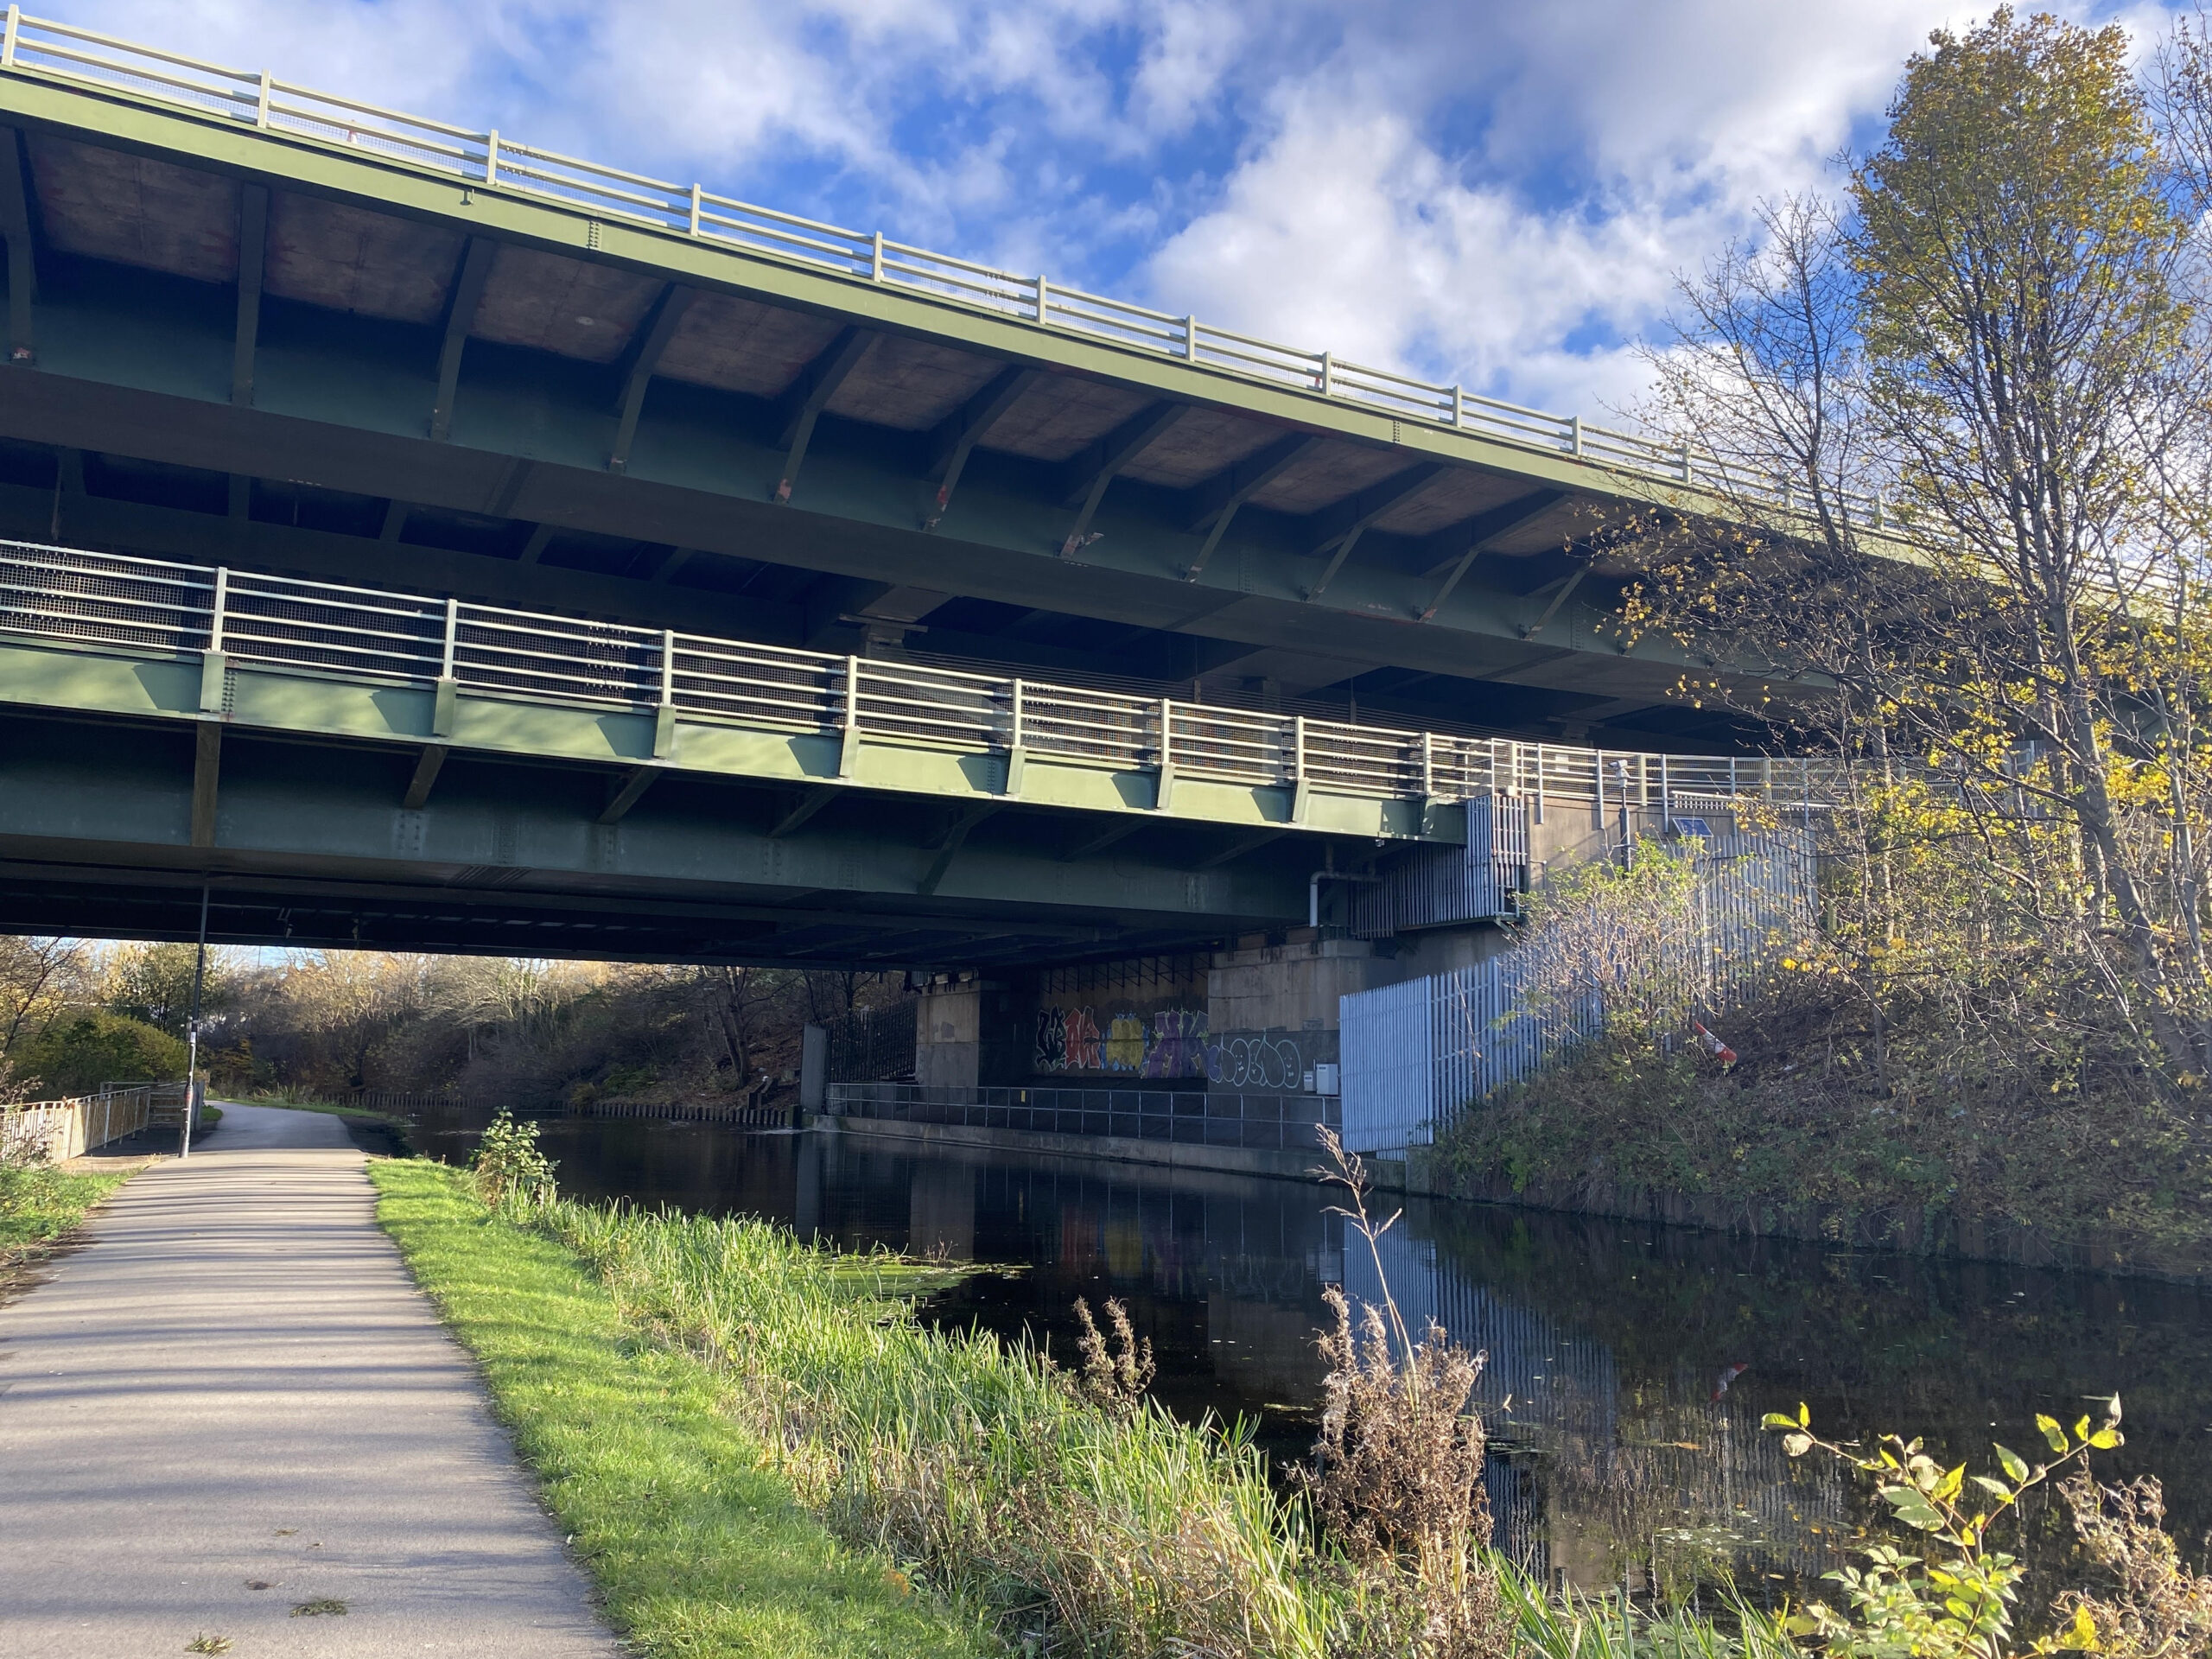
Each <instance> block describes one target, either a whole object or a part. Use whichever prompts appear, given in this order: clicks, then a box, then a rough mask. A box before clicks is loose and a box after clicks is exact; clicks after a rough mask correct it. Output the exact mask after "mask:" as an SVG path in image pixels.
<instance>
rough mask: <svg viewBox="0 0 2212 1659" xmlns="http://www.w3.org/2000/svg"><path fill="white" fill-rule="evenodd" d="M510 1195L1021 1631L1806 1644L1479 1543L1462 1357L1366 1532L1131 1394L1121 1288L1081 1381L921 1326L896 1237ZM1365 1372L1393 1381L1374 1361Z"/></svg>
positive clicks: (1225, 1440)
mask: <svg viewBox="0 0 2212 1659" xmlns="http://www.w3.org/2000/svg"><path fill="white" fill-rule="evenodd" d="M505 1214H507V1215H508V1216H509V1217H511V1218H512V1219H514V1220H515V1221H517V1222H519V1223H521V1224H525V1225H529V1226H533V1227H537V1228H539V1229H542V1230H544V1231H546V1232H548V1233H550V1234H551V1235H552V1236H555V1237H556V1238H558V1239H560V1240H561V1241H563V1243H566V1244H567V1245H568V1246H569V1248H570V1249H574V1250H575V1251H576V1252H577V1253H578V1254H579V1255H582V1256H583V1257H584V1258H585V1259H586V1260H587V1261H588V1262H590V1263H591V1264H592V1265H593V1266H594V1268H595V1269H596V1270H597V1272H598V1273H599V1274H601V1277H602V1278H603V1279H604V1281H605V1282H606V1283H607V1286H608V1287H609V1288H610V1289H611V1290H612V1291H613V1294H614V1296H615V1298H616V1300H617V1302H618V1303H619V1304H620V1306H621V1307H622V1309H623V1310H624V1313H625V1314H626V1317H627V1318H628V1319H631V1320H632V1322H634V1323H635V1324H637V1325H639V1326H641V1327H642V1328H644V1329H645V1331H646V1332H649V1333H650V1334H651V1335H652V1336H653V1337H654V1338H657V1339H659V1340H662V1341H664V1342H667V1343H669V1344H673V1345H677V1346H680V1347H682V1348H683V1349H685V1350H686V1351H690V1352H692V1353H694V1354H696V1355H697V1356H698V1357H701V1358H702V1359H703V1360H705V1361H707V1362H708V1363H711V1364H713V1365H715V1366H716V1367H717V1368H720V1369H721V1370H724V1371H725V1372H726V1373H727V1374H728V1375H730V1376H733V1377H734V1378H735V1379H736V1380H737V1381H738V1382H739V1383H740V1384H741V1386H740V1387H739V1389H736V1390H735V1391H734V1392H735V1394H736V1396H737V1397H738V1398H739V1399H740V1400H741V1401H742V1402H744V1404H743V1406H742V1407H741V1410H742V1411H743V1413H744V1414H746V1416H747V1419H748V1422H747V1427H749V1428H751V1429H752V1430H753V1433H756V1434H757V1435H758V1437H759V1438H760V1441H761V1443H762V1444H763V1445H764V1446H766V1447H768V1448H769V1455H770V1456H771V1457H772V1459H774V1460H775V1462H776V1463H777V1465H778V1466H779V1470H780V1471H781V1472H782V1473H783V1474H784V1475H785V1477H786V1478H789V1479H790V1480H791V1482H792V1483H793V1485H794V1486H795V1488H796V1490H797V1491H798V1495H799V1497H800V1499H801V1501H802V1502H804V1503H805V1504H807V1506H808V1507H810V1509H813V1510H816V1511H817V1513H820V1514H822V1515H823V1516H826V1517H827V1518H828V1520H829V1522H830V1524H831V1526H832V1528H833V1529H835V1530H836V1532H837V1533H838V1534H839V1535H841V1536H842V1537H843V1538H845V1539H846V1540H847V1541H849V1542H852V1543H855V1544H858V1545H861V1546H864V1547H868V1548H874V1549H876V1550H879V1551H880V1552H881V1553H882V1554H884V1555H886V1556H887V1557H888V1558H889V1559H890V1560H892V1561H893V1562H894V1563H895V1564H896V1566H897V1570H899V1572H901V1573H904V1574H906V1577H907V1578H908V1579H909V1580H912V1581H914V1582H915V1583H916V1584H917V1585H918V1587H921V1588H924V1589H926V1590H928V1591H931V1592H935V1593H937V1594H939V1595H942V1596H944V1597H946V1598H948V1599H951V1600H953V1601H955V1602H956V1603H958V1604H960V1605H964V1606H967V1607H969V1608H973V1609H976V1610H979V1611H983V1612H986V1613H987V1614H988V1615H989V1616H990V1617H991V1618H993V1619H994V1620H995V1622H996V1624H998V1626H999V1628H1000V1629H1001V1630H1002V1631H1003V1632H1004V1633H1005V1635H1006V1637H1007V1640H1008V1642H1009V1645H1010V1646H1011V1647H1012V1648H1013V1649H1014V1650H1016V1651H1027V1652H1030V1653H1034V1654H1040V1655H1041V1654H1044V1653H1055V1654H1058V1653H1076V1654H1084V1655H1097V1656H1109V1655H1110V1656H1127V1659H1152V1656H1156V1655H1176V1656H1209V1659H1213V1656H1218V1659H1248V1656H1249V1659H1360V1656H1369V1655H1374V1656H1378V1659H1379V1656H1382V1655H1385V1654H1388V1655H1390V1656H1394V1659H1395V1656H1422V1659H1439V1656H1446V1655H1470V1654H1477V1653H1503V1652H1506V1651H1529V1652H1537V1653H1542V1654H1545V1655H1548V1656H1549V1655H1556V1656H1558V1659H1611V1656H1614V1655H1616V1654H1618V1655H1622V1656H1627V1655H1631V1654H1634V1653H1635V1652H1637V1650H1638V1649H1644V1650H1649V1649H1653V1648H1656V1649H1658V1650H1659V1651H1660V1652H1661V1653H1662V1654H1673V1655H1679V1656H1681V1659H1718V1656H1719V1655H1721V1654H1724V1653H1725V1654H1730V1655H1733V1654H1736V1653H1738V1652H1744V1653H1745V1654H1746V1659H1767V1656H1768V1654H1769V1653H1770V1652H1772V1653H1774V1654H1777V1655H1779V1654H1781V1653H1783V1652H1786V1651H1787V1649H1788V1643H1787V1641H1786V1638H1784V1639H1783V1641H1782V1644H1781V1646H1780V1647H1779V1648H1776V1649H1768V1648H1766V1647H1764V1646H1753V1645H1752V1644H1751V1643H1745V1644H1744V1645H1743V1646H1741V1647H1739V1646H1738V1643H1737V1641H1736V1639H1735V1638H1733V1637H1723V1636H1721V1635H1719V1633H1718V1632H1715V1631H1713V1630H1710V1629H1708V1628H1707V1627H1704V1626H1702V1625H1698V1624H1695V1623H1694V1621H1689V1620H1677V1621H1673V1622H1666V1621H1660V1622H1654V1621H1651V1620H1649V1619H1646V1618H1643V1616H1641V1615H1638V1614H1636V1613H1633V1612H1630V1611H1625V1610H1618V1609H1612V1608H1610V1607H1605V1606H1600V1605H1597V1604H1592V1603H1580V1602H1574V1601H1571V1600H1569V1601H1561V1600H1559V1599H1554V1598H1552V1597H1550V1596H1548V1595H1547V1594H1546V1593H1545V1592H1543V1591H1542V1589H1541V1587H1539V1586H1535V1584H1533V1583H1532V1582H1530V1581H1529V1580H1526V1579H1525V1578H1523V1577H1522V1575H1521V1574H1519V1573H1516V1572H1515V1571H1514V1569H1513V1568H1511V1567H1510V1566H1509V1565H1507V1564H1505V1563H1503V1562H1502V1561H1500V1560H1497V1558H1496V1557H1495V1556H1494V1555H1492V1554H1491V1553H1490V1552H1488V1551H1487V1550H1486V1549H1484V1548H1482V1547H1481V1545H1482V1540H1483V1537H1484V1536H1485V1535H1486V1530H1485V1529H1475V1528H1472V1527H1471V1525H1470V1523H1469V1522H1470V1516H1471V1515H1472V1514H1473V1513H1475V1507H1474V1506H1478V1505H1479V1502H1480V1492H1479V1488H1478V1486H1473V1485H1472V1484H1471V1471H1479V1468H1480V1446H1481V1440H1480V1431H1479V1429H1478V1428H1477V1427H1471V1424H1472V1420H1471V1418H1467V1419H1465V1423H1466V1425H1468V1426H1466V1427H1463V1426H1461V1422H1460V1420H1461V1418H1462V1417H1463V1416H1464V1413H1462V1412H1461V1411H1460V1410H1459V1404H1458V1403H1457V1402H1455V1401H1454V1400H1453V1399H1452V1394H1453V1391H1454V1390H1455V1389H1456V1390H1457V1392H1458V1395H1459V1400H1460V1401H1464V1396H1465V1389H1463V1388H1459V1383H1461V1382H1463V1381H1465V1380H1467V1379H1466V1378H1463V1377H1462V1376H1459V1370H1465V1369H1466V1367H1467V1366H1468V1365H1469V1363H1471V1362H1470V1361H1469V1360H1468V1359H1467V1357H1465V1356H1460V1357H1459V1359H1458V1360H1456V1361H1453V1362H1452V1366H1457V1367H1458V1368H1459V1370H1452V1368H1451V1366H1446V1367H1443V1368H1442V1369H1440V1367H1439V1363H1438V1361H1437V1357H1435V1356H1431V1357H1429V1358H1428V1359H1427V1360H1420V1361H1417V1366H1418V1370H1417V1372H1416V1374H1415V1379H1414V1385H1415V1387H1416V1389H1421V1388H1424V1387H1425V1388H1427V1389H1428V1393H1427V1394H1426V1395H1422V1396H1421V1408H1420V1416H1419V1420H1418V1421H1419V1425H1421V1426H1422V1432H1427V1431H1434V1432H1436V1433H1440V1434H1441V1435H1442V1436H1443V1437H1444V1439H1445V1440H1446V1441H1447V1442H1448V1445H1447V1446H1446V1459H1445V1465H1448V1466H1446V1467H1445V1470H1444V1472H1445V1474H1446V1477H1448V1478H1446V1479H1445V1480H1444V1483H1443V1484H1442V1485H1441V1486H1437V1485H1436V1484H1433V1483H1432V1484H1431V1485H1430V1486H1429V1487H1427V1488H1426V1489H1424V1491H1423V1492H1422V1493H1421V1495H1420V1496H1419V1497H1418V1498H1417V1499H1416V1501H1415V1502H1414V1504H1413V1507H1412V1508H1410V1509H1407V1508H1404V1507H1403V1506H1401V1508H1400V1509H1399V1510H1397V1511H1395V1512H1394V1514H1395V1519H1389V1518H1386V1519H1384V1520H1383V1521H1382V1522H1378V1523H1377V1525H1376V1527H1375V1528H1373V1529H1370V1534H1369V1535H1368V1536H1367V1538H1366V1540H1365V1541H1364V1542H1363V1541H1361V1540H1360V1539H1359V1538H1358V1537H1357V1535H1356V1523H1354V1522H1351V1512H1350V1511H1346V1512H1345V1514H1344V1516H1339V1517H1338V1521H1339V1522H1341V1523H1343V1524H1340V1525H1338V1526H1325V1525H1322V1524H1317V1522H1316V1518H1315V1517H1316V1512H1317V1510H1321V1511H1322V1512H1324V1513H1326V1512H1327V1506H1326V1505H1317V1504H1316V1503H1314V1502H1313V1501H1312V1500H1311V1499H1310V1498H1309V1497H1299V1496H1292V1497H1286V1496H1285V1495H1283V1494H1282V1493H1281V1491H1279V1490H1278V1489H1277V1488H1276V1487H1274V1485H1273V1484H1270V1482H1269V1480H1268V1472H1267V1470H1266V1468H1265V1466H1264V1464H1263V1461H1262V1456H1261V1454H1260V1452H1258V1451H1257V1449H1256V1448H1255V1446H1253V1445H1252V1443H1251V1441H1250V1440H1249V1436H1248V1435H1247V1434H1246V1433H1245V1432H1244V1430H1243V1427H1240V1426H1222V1425H1209V1426H1206V1427H1193V1426H1191V1425H1188V1424H1185V1423H1180V1422H1178V1421H1174V1420H1173V1419H1172V1418H1170V1417H1169V1416H1168V1415H1167V1414H1166V1412H1165V1411H1164V1410H1162V1409H1161V1408H1160V1407H1159V1406H1158V1404H1157V1403H1156V1402H1153V1401H1151V1400H1149V1399H1146V1398H1133V1397H1131V1395H1132V1391H1131V1390H1130V1389H1129V1388H1128V1386H1127V1384H1128V1383H1129V1382H1130V1381H1132V1380H1133V1379H1134V1378H1135V1377H1136V1376H1140V1375H1141V1373H1142V1370H1143V1362H1144V1358H1145V1356H1144V1355H1143V1353H1142V1351H1141V1348H1139V1347H1137V1346H1136V1345H1135V1344H1134V1341H1133V1338H1131V1337H1130V1336H1129V1335H1128V1334H1126V1327H1125V1326H1123V1325H1122V1322H1120V1321H1117V1320H1116V1319H1114V1317H1113V1311H1112V1310H1111V1308H1110V1307H1109V1310H1108V1324H1109V1329H1111V1330H1112V1332H1113V1337H1114V1339H1115V1348H1114V1349H1113V1350H1109V1347H1108V1344H1107V1343H1106V1340H1105V1338H1103V1337H1102V1338H1100V1340H1099V1342H1098V1343H1097V1344H1096V1345H1095V1349H1094V1351H1093V1352H1091V1353H1090V1354H1087V1355H1086V1358H1088V1359H1090V1360H1091V1361H1093V1362H1094V1363H1092V1365H1091V1367H1090V1369H1091V1371H1092V1376H1091V1378H1090V1382H1091V1385H1092V1386H1091V1388H1090V1389H1089V1390H1088V1391H1087V1390H1086V1389H1085V1388H1084V1379H1083V1377H1082V1376H1080V1375H1079V1374H1077V1375H1071V1374H1070V1373H1069V1372H1066V1371H1063V1370H1058V1369H1057V1368H1054V1367H1052V1366H1051V1365H1049V1364H1047V1363H1046V1362H1045V1361H1044V1359H1043V1358H1042V1357H1041V1356H1039V1354H1037V1353H1036V1352H1035V1351H1032V1350H1029V1349H1027V1348H1026V1347H1024V1346H1022V1345H1020V1344H1006V1343H1002V1342H1001V1341H999V1340H998V1339H996V1338H993V1337H991V1336H989V1335H988V1334H981V1333H978V1334H972V1335H960V1334H956V1335H947V1334H944V1333H942V1332H937V1331H933V1330H931V1329H929V1328H926V1327H925V1326H924V1325H921V1324H920V1323H919V1322H918V1321H917V1320H916V1319H914V1318H913V1317H912V1313H911V1310H910V1294H911V1292H912V1288H913V1287H914V1285H915V1282H916V1274H917V1271H918V1270H917V1269H916V1268H915V1267H914V1265H913V1264H912V1263H908V1262H903V1261H901V1260H900V1259H899V1258H897V1257H895V1256H889V1255H838V1254H835V1253H832V1252H829V1251H823V1250H818V1249H813V1248H811V1247H810V1246H807V1245H804V1244H802V1243H799V1242H798V1240H797V1239H795V1238H794V1237H793V1236H791V1234H790V1233H789V1232H788V1231H786V1230H783V1229H780V1228H778V1227H774V1226H772V1225H769V1224H765V1223H760V1222H756V1221H751V1220H745V1219H715V1218H709V1217H693V1216H682V1215H676V1214H671V1213H666V1212H662V1213H646V1212H642V1211H637V1210H634V1209H631V1208H627V1207H625V1206H620V1205H616V1206H601V1205H579V1204H575V1203H572V1202H569V1201H568V1200H565V1199H561V1198H552V1199H550V1200H548V1201H545V1202H543V1203H539V1204H535V1205H523V1204H520V1203H512V1204H509V1205H506V1206H505ZM1348 1331H1349V1326H1347V1327H1346V1332H1348ZM1339 1339H1340V1340H1344V1339H1348V1338H1347V1336H1346V1335H1345V1334H1344V1333H1340V1338H1339ZM1372 1357H1373V1356H1372V1355H1371V1354H1370V1358H1372ZM1384 1358H1385V1360H1386V1362H1387V1355H1385V1356H1384ZM1109 1374H1110V1376H1109ZM1393 1374H1394V1375H1395V1376H1398V1379H1399V1383H1400V1385H1401V1386H1402V1384H1403V1383H1404V1381H1405V1376H1404V1375H1403V1374H1402V1373H1397V1372H1395V1371H1394V1373H1393ZM1364 1375H1365V1376H1366V1386H1368V1387H1369V1388H1370V1389H1372V1388H1374V1387H1376V1386H1378V1385H1380V1373H1379V1372H1377V1371H1376V1370H1375V1369H1374V1367H1373V1366H1372V1365H1371V1364H1370V1366H1369V1367H1368V1370H1366V1372H1365V1373H1364ZM1468 1376H1471V1372H1469V1373H1468ZM1109 1382H1110V1383H1111V1385H1112V1386H1111V1388H1110V1389H1109V1387H1108V1385H1109ZM1108 1392H1111V1393H1112V1394H1113V1395H1114V1396H1115V1397H1114V1398H1111V1399H1107V1400H1104V1401H1103V1402H1102V1401H1100V1400H1097V1399H1095V1398H1093V1397H1091V1396H1093V1395H1103V1394H1105V1393H1108ZM1369 1403H1370V1405H1371V1404H1372V1403H1373V1402H1372V1401H1371V1400H1370V1402H1369ZM1439 1414H1441V1415H1439ZM1398 1427H1399V1428H1404V1427H1406V1424H1405V1423H1400V1424H1399V1425H1398ZM1344 1428H1348V1429H1349V1431H1350V1433H1351V1440H1350V1441H1347V1440H1345V1438H1344V1432H1343V1430H1344ZM1390 1433H1396V1430H1390V1431H1388V1432H1387V1433H1386V1432H1385V1431H1384V1430H1383V1427H1381V1420H1379V1419H1377V1418H1376V1417H1374V1416H1373V1415H1371V1414H1370V1415H1368V1416H1366V1417H1357V1416H1355V1417H1354V1418H1351V1419H1348V1420H1347V1421H1346V1423H1345V1424H1344V1425H1343V1426H1341V1427H1340V1432H1339V1433H1338V1438H1337V1444H1338V1447H1339V1452H1340V1453H1342V1452H1344V1450H1345V1448H1347V1447H1348V1446H1356V1444H1357V1441H1358V1440H1359V1438H1360V1436H1361V1435H1363V1434H1367V1435H1371V1436H1376V1437H1378V1438H1376V1441H1375V1443H1376V1446H1377V1447H1378V1448H1379V1447H1380V1446H1382V1445H1383V1442H1384V1441H1385V1440H1388V1439H1389V1434H1390ZM1397 1444H1399V1445H1400V1446H1401V1449H1402V1450H1403V1451H1404V1452H1406V1454H1407V1455H1408V1456H1413V1455H1414V1449H1413V1448H1411V1447H1408V1446H1405V1445H1404V1444H1403V1440H1402V1437H1401V1439H1400V1440H1399V1441H1398V1442H1397ZM1361 1467H1362V1468H1363V1470H1366V1471H1367V1472H1369V1473H1371V1472H1373V1471H1372V1469H1371V1468H1370V1467H1369V1465H1361ZM1434 1472H1435V1471H1431V1473H1432V1474H1433V1473H1434ZM1327 1478H1328V1471H1327V1470H1326V1468H1324V1470H1323V1473H1322V1479H1323V1480H1324V1481H1326V1480H1327ZM1363 1478H1364V1477H1363ZM1455 1505H1456V1506H1457V1507H1456V1508H1455V1507H1454V1506H1455ZM1446 1532H1454V1533H1455V1535H1457V1536H1458V1537H1459V1544H1457V1545H1454V1544H1452V1542H1451V1541H1447V1540H1446V1539H1445V1538H1444V1536H1443V1535H1444V1533H1446ZM1439 1550H1442V1551H1443V1552H1444V1556H1445V1558H1446V1560H1447V1561H1448V1562H1449V1563H1451V1564H1452V1565H1454V1566H1455V1567H1456V1572H1457V1577H1456V1578H1454V1579H1452V1580H1451V1582H1450V1583H1449V1584H1448V1585H1446V1586H1445V1588H1446V1592H1447V1593H1446V1594H1444V1595H1443V1596H1442V1597H1441V1598H1440V1597H1439V1595H1438V1593H1437V1586H1428V1587H1427V1588H1426V1589H1424V1588H1423V1586H1422V1583H1421V1567H1422V1561H1423V1558H1424V1557H1425V1556H1426V1555H1428V1554H1434V1553H1436V1552H1437V1551H1439Z"/></svg>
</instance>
